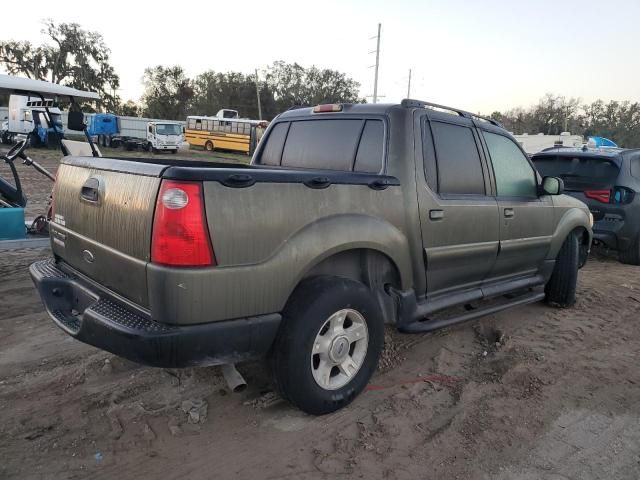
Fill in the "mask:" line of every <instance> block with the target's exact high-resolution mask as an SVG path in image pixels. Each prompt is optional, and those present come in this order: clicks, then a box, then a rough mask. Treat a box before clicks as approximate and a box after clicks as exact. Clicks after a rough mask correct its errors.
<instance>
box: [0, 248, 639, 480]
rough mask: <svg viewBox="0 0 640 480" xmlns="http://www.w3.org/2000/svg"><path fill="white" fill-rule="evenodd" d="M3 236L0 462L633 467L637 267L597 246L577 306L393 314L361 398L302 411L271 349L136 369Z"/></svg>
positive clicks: (215, 470) (334, 468)
mask: <svg viewBox="0 0 640 480" xmlns="http://www.w3.org/2000/svg"><path fill="white" fill-rule="evenodd" d="M47 255H49V251H48V249H29V250H19V251H12V252H0V478H20V479H25V478H29V479H30V478H33V479H49V478H52V479H67V478H92V479H102V478H104V479H111V478H120V479H129V478H136V479H155V478H166V479H185V478H189V479H212V478H219V479H227V478H239V479H245V478H247V479H249V478H250V479H256V478H259V479H263V478H265V479H284V478H295V479H330V478H331V479H333V478H349V479H350V478H354V479H356V478H365V479H368V478H384V479H418V478H421V479H494V478H495V479H500V480H503V479H526V480H529V479H531V480H533V479H548V480H558V479H576V480H577V479H614V478H615V479H637V478H640V368H639V367H638V360H639V355H638V352H639V349H640V332H639V329H638V327H637V324H638V318H639V313H640V275H639V273H640V267H632V266H627V265H621V264H619V263H618V262H617V261H616V260H615V259H614V258H612V257H611V256H610V255H607V254H606V252H600V253H597V254H596V255H595V256H594V257H592V258H591V259H590V261H589V263H588V264H587V266H586V267H585V268H584V269H583V270H582V271H581V273H580V279H579V289H578V301H577V305H576V306H575V307H574V308H571V309H555V308H551V307H549V306H546V305H544V304H534V305H529V306H525V307H520V308H517V309H514V310H509V311H505V312H502V313H500V314H496V315H492V316H489V317H486V318H484V319H482V320H480V321H477V322H472V323H468V324H465V325H461V326H459V327H456V328H452V329H448V330H444V331H440V332H437V333H434V334H428V335H403V334H399V333H396V332H393V331H391V330H389V332H388V335H387V336H386V342H385V344H386V345H385V352H384V356H383V359H382V362H381V367H380V369H379V371H378V372H377V373H376V375H375V376H374V378H373V380H372V382H371V384H370V385H369V388H368V389H367V391H365V392H364V393H363V394H362V395H361V396H360V397H359V398H358V399H357V400H356V401H355V402H354V403H353V404H352V405H351V406H349V407H348V408H346V409H344V410H342V411H339V412H336V413H334V414H331V415H327V416H324V417H311V416H308V415H305V414H302V413H300V412H299V411H297V410H295V409H293V408H291V407H290V406H288V405H287V404H286V403H284V402H283V401H281V400H280V399H279V398H278V397H277V396H276V395H275V394H274V393H273V391H272V390H271V386H270V381H269V374H268V372H267V370H266V369H265V368H264V367H263V365H262V364H260V363H251V364H244V365H240V366H239V370H240V371H241V372H242V373H243V374H244V375H245V377H246V378H247V380H248V381H249V387H248V389H247V390H246V391H245V392H243V393H241V394H232V393H230V392H228V390H227V389H226V387H225V384H224V382H223V379H222V376H221V374H220V372H219V370H218V369H217V368H215V367H212V368H202V369H188V370H180V371H177V370H164V369H152V368H146V367H141V366H139V365H136V364H134V363H131V362H128V361H125V360H122V359H119V358H117V357H114V356H113V355H111V354H108V353H106V352H102V351H99V350H96V349H94V348H93V347H90V346H87V345H84V344H82V343H79V342H77V341H75V340H73V339H72V338H70V337H68V336H67V335H66V334H64V333H63V332H62V331H61V330H59V329H58V328H57V327H56V326H55V325H54V324H53V323H52V322H51V321H50V320H49V319H48V317H47V315H46V314H45V313H44V311H43V308H42V306H41V304H40V301H39V299H38V297H37V293H36V292H35V290H34V288H33V287H32V284H31V281H30V279H29V277H28V273H27V267H28V265H29V264H30V263H31V262H33V261H35V260H37V259H39V258H43V257H46V256H47Z"/></svg>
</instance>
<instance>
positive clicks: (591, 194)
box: [584, 190, 611, 203]
mask: <svg viewBox="0 0 640 480" xmlns="http://www.w3.org/2000/svg"><path fill="white" fill-rule="evenodd" d="M584 196H585V197H587V198H590V199H591V200H597V201H598V202H600V203H609V199H610V198H611V191H610V190H585V192H584Z"/></svg>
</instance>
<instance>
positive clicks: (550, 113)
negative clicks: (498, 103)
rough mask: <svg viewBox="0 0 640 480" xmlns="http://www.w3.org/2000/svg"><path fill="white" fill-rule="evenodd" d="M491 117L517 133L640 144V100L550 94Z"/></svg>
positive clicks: (620, 144) (630, 144)
mask: <svg viewBox="0 0 640 480" xmlns="http://www.w3.org/2000/svg"><path fill="white" fill-rule="evenodd" d="M491 117H492V118H494V119H495V120H498V121H499V122H501V123H502V124H503V125H504V126H505V128H506V129H507V130H509V131H511V132H513V133H515V134H523V133H528V134H537V133H544V134H546V135H559V134H560V133H561V132H571V133H572V134H574V135H582V136H584V137H585V138H586V137H589V136H601V137H606V138H610V139H611V140H613V141H614V142H616V143H617V144H618V145H619V146H621V147H625V148H638V147H640V103H638V102H633V103H632V102H630V101H616V100H612V101H609V102H606V103H605V102H603V101H602V100H596V101H595V102H592V103H583V102H581V101H580V100H579V99H577V98H566V97H563V96H561V95H553V94H550V93H549V94H547V95H545V96H544V97H542V98H541V99H540V100H539V101H538V103H537V104H535V105H532V106H531V107H529V108H526V109H525V108H513V109H511V110H507V111H505V112H494V113H492V114H491Z"/></svg>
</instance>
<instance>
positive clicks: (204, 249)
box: [151, 180, 215, 267]
mask: <svg viewBox="0 0 640 480" xmlns="http://www.w3.org/2000/svg"><path fill="white" fill-rule="evenodd" d="M151 261H152V262H153V263H159V264H162V265H173V266H180V267H200V266H206V265H215V258H214V255H213V248H212V247H211V240H210V238H209V232H208V228H207V220H206V218H205V214H204V198H203V193H202V183H200V182H176V181H173V180H164V181H163V182H162V185H161V186H160V192H159V193H158V200H157V202H156V213H155V215H154V219H153V235H152V238H151Z"/></svg>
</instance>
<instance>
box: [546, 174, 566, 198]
mask: <svg viewBox="0 0 640 480" xmlns="http://www.w3.org/2000/svg"><path fill="white" fill-rule="evenodd" d="M541 190H542V193H543V194H544V195H562V194H563V193H564V182H563V181H562V179H561V178H558V177H544V178H543V179H542V185H541Z"/></svg>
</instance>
